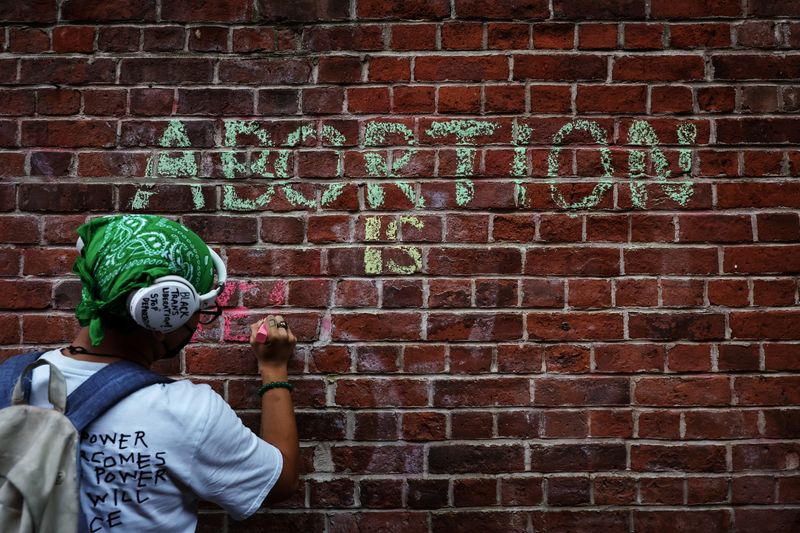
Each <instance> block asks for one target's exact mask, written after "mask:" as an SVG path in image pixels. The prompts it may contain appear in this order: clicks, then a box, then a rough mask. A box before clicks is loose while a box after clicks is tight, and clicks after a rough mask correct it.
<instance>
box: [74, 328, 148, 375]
mask: <svg viewBox="0 0 800 533" xmlns="http://www.w3.org/2000/svg"><path fill="white" fill-rule="evenodd" d="M141 344H142V343H140V342H136V340H135V339H131V338H129V337H128V336H122V335H119V334H117V333H116V332H115V331H113V330H111V329H110V328H107V329H106V331H105V334H104V336H103V340H102V341H101V342H100V344H98V345H97V346H93V345H92V342H91V340H90V338H89V328H81V330H80V331H79V332H78V336H77V337H75V339H74V340H73V341H72V343H71V344H70V346H74V347H75V348H78V350H77V351H72V352H71V351H70V350H69V349H68V348H63V349H62V350H61V353H62V354H64V355H65V356H67V357H70V358H72V359H76V360H78V361H90V362H93V363H113V362H115V361H121V360H125V361H132V362H134V363H139V364H141V365H144V366H148V367H149V366H150V364H151V363H152V360H151V358H152V354H151V353H150V351H151V350H148V349H147V348H146V347H145V346H142V345H141ZM81 352H82V353H81Z"/></svg>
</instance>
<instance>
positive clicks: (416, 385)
mask: <svg viewBox="0 0 800 533" xmlns="http://www.w3.org/2000/svg"><path fill="white" fill-rule="evenodd" d="M427 401H428V400H427V392H426V387H425V383H424V382H423V381H420V380H408V379H392V380H391V381H389V380H373V379H344V378H342V379H339V380H337V383H336V404H337V405H341V406H348V407H401V406H405V407H412V406H424V405H426V404H427Z"/></svg>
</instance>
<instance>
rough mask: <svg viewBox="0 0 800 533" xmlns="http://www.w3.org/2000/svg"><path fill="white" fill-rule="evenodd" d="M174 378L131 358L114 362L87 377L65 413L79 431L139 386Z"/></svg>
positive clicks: (71, 396) (169, 380)
mask: <svg viewBox="0 0 800 533" xmlns="http://www.w3.org/2000/svg"><path fill="white" fill-rule="evenodd" d="M173 381H174V380H173V379H170V378H168V377H165V376H162V375H161V374H157V373H155V372H153V371H152V370H149V369H147V368H145V367H143V366H142V365H138V364H136V363H132V362H130V361H117V362H115V363H111V364H109V365H107V366H105V367H103V368H101V369H100V370H98V371H97V372H95V373H94V374H92V376H91V377H90V378H89V379H87V380H86V381H84V382H83V383H82V384H81V385H80V386H79V387H78V388H77V389H75V390H74V391H72V393H71V394H70V395H69V396H68V397H67V412H66V413H65V414H66V416H67V418H69V420H70V422H72V424H73V425H74V426H75V428H76V429H77V430H78V432H81V431H83V430H84V429H85V428H86V426H88V425H89V424H91V423H92V421H94V419H96V418H97V417H99V416H100V415H102V414H103V413H105V412H106V411H107V410H109V409H110V408H111V407H113V406H114V405H115V404H116V403H117V402H118V401H120V400H122V399H123V398H125V397H126V396H128V395H129V394H132V393H134V392H136V391H137V390H139V389H142V388H144V387H147V386H148V385H154V384H156V383H172V382H173Z"/></svg>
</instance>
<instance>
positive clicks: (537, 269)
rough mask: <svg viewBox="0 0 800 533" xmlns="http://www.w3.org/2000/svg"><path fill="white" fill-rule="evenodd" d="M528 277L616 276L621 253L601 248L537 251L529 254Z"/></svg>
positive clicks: (531, 251)
mask: <svg viewBox="0 0 800 533" xmlns="http://www.w3.org/2000/svg"><path fill="white" fill-rule="evenodd" d="M525 274H531V275H556V276H558V275H581V276H603V277H605V276H615V275H618V274H619V251H618V250H617V249H616V248H599V247H592V248H581V247H570V248H548V247H537V248H535V249H531V250H529V251H528V254H527V257H526V258H525Z"/></svg>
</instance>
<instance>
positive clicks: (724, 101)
mask: <svg viewBox="0 0 800 533" xmlns="http://www.w3.org/2000/svg"><path fill="white" fill-rule="evenodd" d="M735 98H736V91H735V89H734V88H733V87H701V88H699V89H697V104H698V108H699V109H700V111H701V112H707V113H724V112H726V111H733V108H734V106H735Z"/></svg>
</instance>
